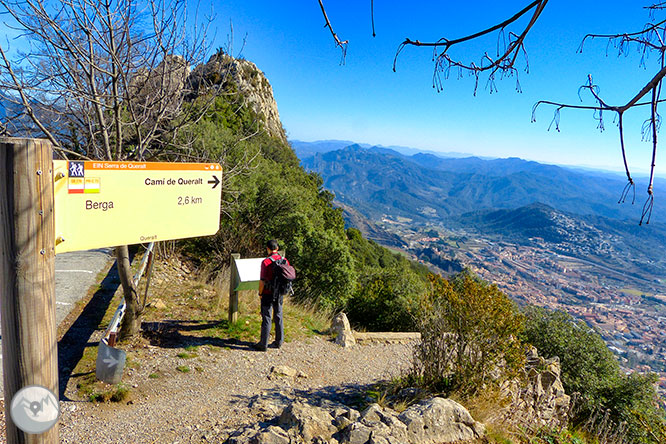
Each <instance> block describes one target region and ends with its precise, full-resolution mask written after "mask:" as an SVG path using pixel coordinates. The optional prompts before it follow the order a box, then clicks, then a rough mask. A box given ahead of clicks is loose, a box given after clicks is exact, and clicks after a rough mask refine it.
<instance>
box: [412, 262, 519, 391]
mask: <svg viewBox="0 0 666 444" xmlns="http://www.w3.org/2000/svg"><path fill="white" fill-rule="evenodd" d="M430 281H431V284H432V289H431V292H430V294H429V297H428V300H427V303H426V304H425V306H424V307H423V310H422V311H421V315H420V317H419V321H418V325H419V330H420V332H421V342H420V343H419V345H418V346H417V347H416V350H415V356H414V364H413V370H412V377H413V379H415V380H416V381H419V382H420V383H421V384H423V385H425V386H426V387H428V388H430V389H433V390H436V391H444V392H450V391H457V392H459V393H460V394H461V395H462V396H471V395H473V394H475V393H477V392H478V391H479V390H481V389H483V388H484V387H487V385H489V384H495V383H498V382H500V381H501V380H503V379H505V378H509V377H512V376H515V375H516V374H517V372H518V371H519V370H520V369H521V368H522V367H523V365H524V352H523V348H522V345H521V343H520V342H519V340H518V336H519V335H520V334H521V333H522V329H523V316H522V315H521V314H520V313H519V312H518V311H517V310H516V309H515V306H514V304H513V302H511V300H510V299H509V298H508V297H507V296H506V295H505V294H503V293H502V292H501V291H499V289H498V288H497V287H496V286H495V285H490V284H488V283H486V282H483V281H481V280H480V279H478V278H477V277H475V276H472V275H471V274H470V273H469V272H463V273H460V274H458V275H456V276H454V277H453V278H452V279H451V280H450V281H449V280H446V279H444V278H442V277H441V276H435V275H432V276H431V277H430Z"/></svg>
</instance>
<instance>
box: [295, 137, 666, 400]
mask: <svg viewBox="0 0 666 444" xmlns="http://www.w3.org/2000/svg"><path fill="white" fill-rule="evenodd" d="M315 148H316V147H315ZM297 153H298V150H297ZM307 156H308V157H307V158H306V159H302V162H303V164H304V166H306V167H307V168H308V169H310V170H312V171H316V172H318V173H319V174H321V175H322V178H323V179H324V185H325V186H326V187H327V188H328V189H330V190H331V191H333V192H334V193H335V195H336V202H337V204H338V205H339V206H340V207H342V208H343V210H344V213H345V218H346V220H347V223H348V225H350V226H354V227H356V228H358V229H360V230H361V231H362V232H363V233H364V234H365V235H366V236H368V237H369V238H371V239H374V240H376V241H377V242H379V243H381V244H383V245H386V246H389V247H392V248H394V249H396V250H399V251H403V252H405V253H406V254H408V255H409V256H411V257H412V258H414V259H416V260H418V261H420V262H422V263H424V264H426V265H428V266H429V267H430V268H431V269H432V270H433V271H437V272H440V273H442V274H451V273H455V272H459V271H461V270H463V269H465V268H468V269H470V270H472V271H473V272H475V273H476V274H478V275H479V276H480V277H482V278H483V279H485V280H486V281H489V282H492V283H494V284H496V285H497V286H498V287H499V288H500V289H501V290H502V291H503V292H505V293H506V294H507V295H509V296H510V297H511V298H512V299H513V300H514V301H516V302H517V303H518V304H519V305H524V304H533V305H538V306H542V307H548V308H550V309H557V310H563V311H566V312H568V313H570V314H571V315H573V316H575V317H576V318H577V319H581V320H584V321H585V322H586V323H587V325H589V326H590V327H591V328H594V329H595V330H596V331H598V332H599V333H600V334H601V335H602V337H603V338H604V339H605V340H606V342H607V344H608V346H609V348H610V349H611V350H612V351H613V352H614V353H615V354H616V355H617V356H618V358H619V359H620V362H621V365H622V367H623V368H624V369H625V371H627V372H629V371H654V372H657V373H658V374H659V375H660V390H661V394H662V396H664V397H666V258H665V257H664V255H663V251H664V248H665V246H666V224H665V223H664V222H666V213H664V211H663V210H661V209H659V210H657V212H656V213H655V214H654V215H653V220H652V221H651V222H650V224H643V225H641V226H639V224H638V218H639V215H638V214H637V212H639V209H640V208H638V207H639V206H638V205H630V204H628V203H627V204H625V205H617V204H616V202H617V197H616V196H615V197H614V194H613V191H612V190H614V189H621V187H622V179H621V178H619V177H613V176H612V175H607V174H598V173H597V174H591V173H590V174H587V173H581V172H578V171H571V170H567V169H564V168H560V167H556V166H552V165H541V164H537V163H535V162H526V161H523V160H520V159H495V160H483V159H478V158H458V159H454V158H441V157H437V156H434V155H431V154H425V155H424V154H415V155H409V156H407V155H403V154H400V153H397V152H395V151H392V150H388V149H385V148H381V147H360V146H358V145H353V146H349V147H346V148H343V149H339V148H333V147H328V148H327V150H326V151H325V152H322V151H317V150H316V149H313V147H310V152H308V153H307Z"/></svg>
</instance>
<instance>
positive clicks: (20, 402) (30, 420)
mask: <svg viewBox="0 0 666 444" xmlns="http://www.w3.org/2000/svg"><path fill="white" fill-rule="evenodd" d="M9 411H10V413H11V416H12V420H13V421H14V424H16V427H18V428H19V429H21V430H23V431H24V432H26V433H34V434H39V433H44V432H46V431H47V430H49V429H50V428H51V427H53V426H54V425H55V423H56V422H58V417H59V416H60V406H59V404H58V398H56V396H55V395H54V394H53V392H52V391H51V390H49V389H47V388H46V387H42V386H41V385H29V386H27V387H23V388H22V389H21V390H19V391H18V392H16V394H15V395H14V397H13V398H12V404H11V406H10V409H9Z"/></svg>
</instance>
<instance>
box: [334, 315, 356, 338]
mask: <svg viewBox="0 0 666 444" xmlns="http://www.w3.org/2000/svg"><path fill="white" fill-rule="evenodd" d="M331 333H333V334H334V335H335V343H336V344H338V345H341V346H343V347H350V346H352V345H354V344H356V339H355V338H354V332H353V330H352V329H351V326H350V325H349V319H347V315H346V314H344V313H343V312H340V313H338V314H337V315H335V317H334V318H333V320H332V321H331Z"/></svg>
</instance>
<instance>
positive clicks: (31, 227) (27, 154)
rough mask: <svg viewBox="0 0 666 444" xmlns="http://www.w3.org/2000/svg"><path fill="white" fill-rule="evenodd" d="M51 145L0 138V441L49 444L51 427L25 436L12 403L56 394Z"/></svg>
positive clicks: (54, 438)
mask: <svg viewBox="0 0 666 444" xmlns="http://www.w3.org/2000/svg"><path fill="white" fill-rule="evenodd" d="M54 242H55V225H54V215H53V154H52V147H51V143H50V142H49V141H46V140H37V139H15V138H0V318H1V327H2V358H3V359H2V364H3V371H4V388H5V421H6V434H7V443H9V444H15V443H40V444H44V443H49V444H50V443H53V444H55V443H57V442H59V438H58V425H57V424H56V425H55V426H54V427H53V428H52V429H51V430H49V431H47V432H44V433H42V434H38V435H36V434H28V433H25V432H23V431H21V430H20V429H19V428H18V427H16V425H15V424H14V423H13V421H12V419H11V415H10V406H11V402H12V398H13V397H14V394H16V392H17V391H19V390H20V389H21V388H23V387H25V386H28V385H41V386H44V387H46V388H48V389H50V390H51V391H52V392H53V393H54V394H55V395H56V397H57V396H58V346H57V339H56V322H55V280H54V276H55V245H54Z"/></svg>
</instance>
